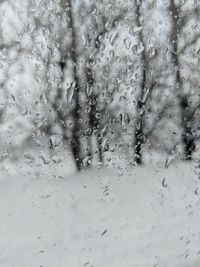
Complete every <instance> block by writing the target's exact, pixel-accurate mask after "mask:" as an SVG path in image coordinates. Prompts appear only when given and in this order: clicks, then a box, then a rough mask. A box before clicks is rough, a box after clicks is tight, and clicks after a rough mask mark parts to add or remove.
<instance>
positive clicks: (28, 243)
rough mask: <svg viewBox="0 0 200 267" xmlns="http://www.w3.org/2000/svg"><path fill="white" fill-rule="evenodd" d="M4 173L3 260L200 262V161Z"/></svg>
mask: <svg viewBox="0 0 200 267" xmlns="http://www.w3.org/2000/svg"><path fill="white" fill-rule="evenodd" d="M52 173H53V170H51V171H49V172H48V168H47V169H46V170H44V171H43V172H42V171H41V172H37V173H36V174H31V171H30V174H29V175H27V172H26V174H25V172H24V173H23V171H22V170H20V169H16V173H15V174H13V173H11V172H10V170H8V169H6V168H5V169H4V168H3V167H2V168H1V174H0V266H2V267H84V266H86V267H136V266H138V267H140V266H142V267H150V266H152V267H153V266H162V267H165V266H166V267H183V266H184V267H198V266H200V224H199V222H200V195H199V194H200V191H198V188H199V183H200V181H199V179H198V177H197V175H196V174H195V171H194V166H192V165H190V164H184V163H179V164H177V165H175V164H174V165H172V166H170V167H169V168H168V169H165V168H161V167H156V166H148V167H143V168H131V169H129V170H126V171H125V170H123V169H120V170H117V169H115V170H111V169H108V170H99V171H98V170H91V171H86V172H84V173H82V174H79V175H66V176H63V175H60V176H59V175H58V176H55V175H53V174H52Z"/></svg>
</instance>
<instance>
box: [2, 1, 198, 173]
mask: <svg viewBox="0 0 200 267" xmlns="http://www.w3.org/2000/svg"><path fill="white" fill-rule="evenodd" d="M199 60H200V4H199V1H197V0H180V1H179V0H177V1H176V0H147V1H143V0H127V1H123V0H102V1H94V0H82V1H79V0H15V1H14V0H1V1H0V149H1V151H0V160H1V161H5V160H11V161H16V162H17V161H18V160H19V158H24V159H25V160H26V161H27V162H29V163H30V162H32V163H33V162H34V163H35V162H38V161H40V162H42V163H43V164H48V163H49V162H50V161H53V162H54V163H59V162H61V161H62V162H63V164H69V158H70V159H71V162H72V163H71V164H73V165H74V166H75V167H76V168H77V170H81V169H83V168H88V167H101V166H108V165H110V164H111V165H112V164H119V162H120V164H125V165H138V164H145V163H146V162H153V160H154V159H155V158H159V159H162V160H163V162H164V164H165V166H166V167H167V166H168V164H170V163H169V161H170V160H169V159H170V157H172V158H174V159H177V160H191V159H192V157H193V154H194V152H195V151H197V149H198V143H199V137H200V131H199V130H200V80H199V74H200V67H199V66H200V65H199ZM33 165H34V164H33Z"/></svg>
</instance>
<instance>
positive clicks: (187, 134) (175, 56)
mask: <svg viewBox="0 0 200 267" xmlns="http://www.w3.org/2000/svg"><path fill="white" fill-rule="evenodd" d="M169 10H170V13H171V21H172V34H171V44H172V50H173V51H172V62H173V64H174V67H175V84H176V89H177V92H176V93H177V96H178V100H179V107H180V112H181V126H182V143H183V149H184V156H183V159H188V160H190V159H191V158H192V152H193V151H194V148H195V143H194V138H193V136H192V129H191V127H190V126H189V123H190V110H189V106H188V99H187V96H186V95H185V94H184V92H183V83H182V79H181V73H180V62H179V51H178V41H179V40H178V34H179V32H180V7H178V6H176V4H175V2H174V0H170V6H169Z"/></svg>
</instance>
